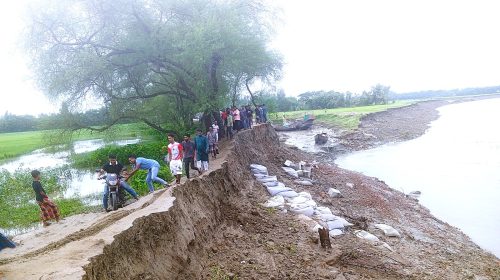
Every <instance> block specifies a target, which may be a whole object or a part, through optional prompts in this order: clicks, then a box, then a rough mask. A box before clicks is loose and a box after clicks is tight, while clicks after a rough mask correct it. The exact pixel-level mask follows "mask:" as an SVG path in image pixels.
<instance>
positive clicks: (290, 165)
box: [284, 159, 295, 167]
mask: <svg viewBox="0 0 500 280" xmlns="http://www.w3.org/2000/svg"><path fill="white" fill-rule="evenodd" d="M284 165H285V166H286V167H292V166H294V165H295V163H293V161H291V160H288V159H287V160H285V163H284Z"/></svg>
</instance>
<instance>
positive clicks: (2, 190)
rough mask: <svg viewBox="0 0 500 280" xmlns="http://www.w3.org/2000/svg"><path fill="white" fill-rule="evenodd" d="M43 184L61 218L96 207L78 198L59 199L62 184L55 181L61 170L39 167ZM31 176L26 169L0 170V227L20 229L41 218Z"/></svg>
mask: <svg viewBox="0 0 500 280" xmlns="http://www.w3.org/2000/svg"><path fill="white" fill-rule="evenodd" d="M41 172H42V180H41V182H42V185H43V188H44V189H45V191H46V192H47V195H48V196H49V198H51V199H52V200H53V201H54V202H55V203H56V204H57V205H58V207H59V211H60V213H61V217H67V216H70V215H75V214H80V213H85V212H89V211H92V210H95V209H94V208H95V207H93V206H87V205H85V204H84V203H83V202H82V200H81V199H80V198H58V197H59V194H61V193H62V192H63V191H64V190H65V186H63V185H60V184H59V183H58V180H57V178H58V174H59V173H60V172H61V170H41ZM32 181H33V180H32V177H31V174H30V173H29V171H28V170H18V171H16V172H14V173H10V172H8V171H6V170H0V217H1V219H0V228H5V229H10V228H23V227H28V226H30V225H32V224H33V223H36V222H39V221H40V212H39V211H40V210H39V209H40V208H39V206H38V204H37V203H36V201H35V192H34V191H33V188H32V187H31V183H32Z"/></svg>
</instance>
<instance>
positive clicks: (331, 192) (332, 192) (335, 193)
mask: <svg viewBox="0 0 500 280" xmlns="http://www.w3.org/2000/svg"><path fill="white" fill-rule="evenodd" d="M328 195H329V196H330V197H341V196H342V194H340V191H339V190H337V189H334V188H329V189H328Z"/></svg>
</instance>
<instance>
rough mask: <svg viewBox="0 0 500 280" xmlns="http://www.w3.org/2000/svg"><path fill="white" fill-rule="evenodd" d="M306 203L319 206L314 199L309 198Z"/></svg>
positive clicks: (314, 206)
mask: <svg viewBox="0 0 500 280" xmlns="http://www.w3.org/2000/svg"><path fill="white" fill-rule="evenodd" d="M304 204H307V205H309V206H312V207H313V208H316V206H317V204H316V201H314V200H312V199H309V200H308V201H306V202H304Z"/></svg>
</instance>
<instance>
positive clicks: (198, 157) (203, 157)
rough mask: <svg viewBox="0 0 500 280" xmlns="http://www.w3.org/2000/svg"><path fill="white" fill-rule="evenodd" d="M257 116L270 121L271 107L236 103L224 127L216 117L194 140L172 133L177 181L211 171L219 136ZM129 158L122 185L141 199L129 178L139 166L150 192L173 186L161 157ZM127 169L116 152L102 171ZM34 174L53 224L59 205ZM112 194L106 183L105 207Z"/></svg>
mask: <svg viewBox="0 0 500 280" xmlns="http://www.w3.org/2000/svg"><path fill="white" fill-rule="evenodd" d="M254 116H255V122H256V123H266V122H267V108H266V106H265V104H262V105H258V106H256V107H255V108H254V110H252V108H251V107H250V106H249V105H247V106H242V107H240V108H237V107H236V106H233V107H232V108H231V109H230V108H226V109H225V110H223V111H221V112H220V119H221V120H222V127H219V125H218V122H217V120H214V121H213V124H212V125H211V126H210V127H209V128H208V131H207V133H206V134H204V133H203V132H202V130H201V129H198V130H197V131H196V136H195V138H194V140H191V136H190V135H184V139H183V141H182V142H181V143H178V142H177V141H176V140H175V136H174V134H168V135H167V139H168V146H166V147H164V149H163V150H164V151H165V150H166V151H167V155H166V156H165V158H164V160H165V162H166V163H167V164H168V165H169V167H170V171H171V172H172V175H173V176H174V177H175V184H180V181H181V176H182V173H183V170H184V173H185V174H186V177H187V178H188V179H189V178H191V175H190V170H196V171H197V172H198V175H201V174H203V172H205V171H207V170H208V163H209V157H210V155H211V156H212V158H213V159H215V158H217V155H218V154H219V138H223V137H227V138H229V139H232V137H233V134H234V132H238V131H240V130H242V129H248V128H251V127H252V125H253V120H254ZM128 160H129V162H130V163H131V164H133V165H134V168H133V170H132V172H130V173H129V174H126V176H125V177H124V180H120V186H121V187H122V188H123V189H124V190H125V191H127V192H128V193H129V194H130V195H131V196H132V197H133V198H134V199H136V200H137V199H138V194H137V192H136V191H135V190H134V189H133V188H132V187H131V186H130V185H129V184H128V183H127V182H128V180H129V179H130V178H131V177H132V176H134V174H135V173H136V172H137V171H138V170H147V176H146V184H147V186H148V189H149V192H150V193H151V192H153V191H154V187H153V182H157V183H160V184H161V185H162V186H164V187H165V188H167V187H169V186H170V185H169V184H168V183H167V181H165V180H164V179H162V178H160V177H158V172H159V170H160V163H159V162H158V161H156V160H154V159H148V158H144V157H137V156H136V155H134V154H131V155H129V157H128ZM195 163H196V164H195ZM123 170H124V166H123V165H122V164H121V163H119V162H118V161H117V157H116V155H112V154H111V155H109V156H108V162H107V163H106V164H105V165H103V166H102V168H101V170H100V174H101V175H102V174H104V173H114V174H117V175H120V174H121V173H122V171H123ZM31 175H32V177H33V183H32V187H33V190H34V191H35V197H36V201H37V203H38V205H39V206H40V217H41V220H42V223H43V225H44V226H47V225H50V222H49V220H52V219H53V220H56V221H59V218H60V214H59V209H58V207H57V205H56V204H55V203H54V202H53V201H52V200H50V199H49V198H48V196H47V194H46V192H45V190H44V189H43V186H42V184H41V183H40V176H41V175H40V172H39V171H38V170H33V171H32V172H31ZM108 197H109V189H108V187H107V186H106V185H105V186H104V192H103V197H102V205H103V208H104V210H105V211H108Z"/></svg>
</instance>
